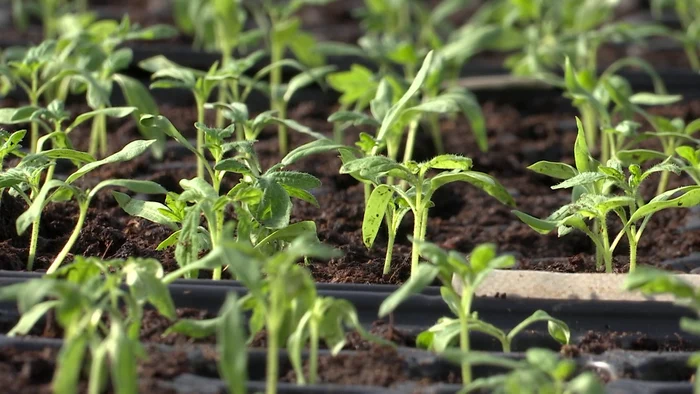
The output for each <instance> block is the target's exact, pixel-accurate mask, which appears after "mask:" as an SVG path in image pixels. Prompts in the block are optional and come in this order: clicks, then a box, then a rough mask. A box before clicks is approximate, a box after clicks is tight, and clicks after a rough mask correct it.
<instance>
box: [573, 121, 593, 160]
mask: <svg viewBox="0 0 700 394" xmlns="http://www.w3.org/2000/svg"><path fill="white" fill-rule="evenodd" d="M576 128H577V129H578V134H577V135H576V142H575V143H574V160H575V162H576V169H577V170H578V171H579V172H588V171H593V170H594V169H593V168H591V157H590V156H591V154H590V151H589V150H588V144H587V143H586V133H585V131H584V130H583V124H582V123H581V120H580V119H579V118H578V117H577V118H576Z"/></svg>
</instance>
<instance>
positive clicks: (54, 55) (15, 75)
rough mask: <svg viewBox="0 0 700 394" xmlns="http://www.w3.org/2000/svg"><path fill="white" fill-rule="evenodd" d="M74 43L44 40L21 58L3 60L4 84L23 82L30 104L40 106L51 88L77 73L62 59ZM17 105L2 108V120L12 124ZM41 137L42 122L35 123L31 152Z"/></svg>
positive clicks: (1, 71)
mask: <svg viewBox="0 0 700 394" xmlns="http://www.w3.org/2000/svg"><path fill="white" fill-rule="evenodd" d="M71 50H72V47H70V46H68V47H65V48H63V47H58V46H57V42H56V41H44V42H42V43H41V44H39V45H38V46H35V47H31V48H29V49H27V50H26V52H24V53H23V55H22V56H21V58H20V59H18V60H10V61H8V62H7V64H6V65H5V64H0V77H2V78H0V84H2V83H5V84H8V86H5V89H6V88H8V87H14V86H19V87H20V88H21V89H22V90H23V91H24V93H26V94H27V97H28V99H29V107H33V108H38V107H39V101H40V100H41V98H42V97H44V95H45V94H46V93H48V90H49V89H51V88H52V87H54V85H55V84H57V83H59V82H60V81H62V80H63V79H64V78H66V77H68V76H70V75H75V74H77V70H74V69H70V68H66V67H63V65H62V64H61V62H60V60H61V59H62V58H64V57H65V56H67V54H68V53H70V51H71ZM15 111H16V110H15V109H14V108H3V109H0V123H2V124H11V123H13V122H12V120H11V119H12V117H13V116H14V115H15ZM38 139H39V126H38V125H37V124H35V123H32V125H31V133H30V141H31V145H30V152H32V153H34V152H36V148H37V140H38Z"/></svg>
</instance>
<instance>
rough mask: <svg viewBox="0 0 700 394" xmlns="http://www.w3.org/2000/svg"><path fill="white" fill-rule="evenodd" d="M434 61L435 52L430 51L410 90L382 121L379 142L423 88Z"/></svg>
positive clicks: (378, 136)
mask: <svg viewBox="0 0 700 394" xmlns="http://www.w3.org/2000/svg"><path fill="white" fill-rule="evenodd" d="M432 61H433V51H430V52H428V55H427V56H426V57H425V60H423V65H422V66H421V68H420V70H418V74H416V78H415V79H414V80H413V82H412V83H411V86H409V87H408V90H407V91H406V93H404V95H403V96H401V98H400V99H399V101H398V102H397V103H396V104H394V105H393V106H392V107H391V108H389V111H388V112H387V114H386V116H385V117H384V119H383V120H382V126H381V127H380V128H379V131H378V132H377V140H380V141H381V140H384V138H386V135H387V133H388V132H389V130H390V129H391V128H392V127H393V126H394V123H395V122H396V120H397V119H398V118H399V116H400V114H401V112H402V111H403V109H404V107H406V105H407V104H408V102H409V100H411V99H412V98H413V96H415V95H416V93H418V91H419V90H420V88H421V86H423V83H424V82H425V79H426V78H427V77H428V71H429V70H430V66H431V64H432Z"/></svg>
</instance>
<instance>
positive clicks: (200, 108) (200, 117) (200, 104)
mask: <svg viewBox="0 0 700 394" xmlns="http://www.w3.org/2000/svg"><path fill="white" fill-rule="evenodd" d="M195 101H196V102H197V122H199V123H202V124H204V99H202V98H200V97H199V95H195ZM197 152H199V154H200V155H202V157H198V158H197V177H199V178H204V162H203V160H204V132H202V130H199V129H197Z"/></svg>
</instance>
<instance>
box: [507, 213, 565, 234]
mask: <svg viewBox="0 0 700 394" xmlns="http://www.w3.org/2000/svg"><path fill="white" fill-rule="evenodd" d="M512 212H513V214H514V215H515V216H517V217H518V219H520V220H521V221H522V222H523V223H525V224H527V225H528V226H530V228H532V229H533V230H535V231H537V232H538V233H540V234H549V233H550V232H552V231H553V230H555V229H556V228H557V227H558V225H557V222H556V221H551V220H545V219H539V218H536V217H534V216H530V215H528V214H526V213H524V212H520V211H512Z"/></svg>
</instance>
